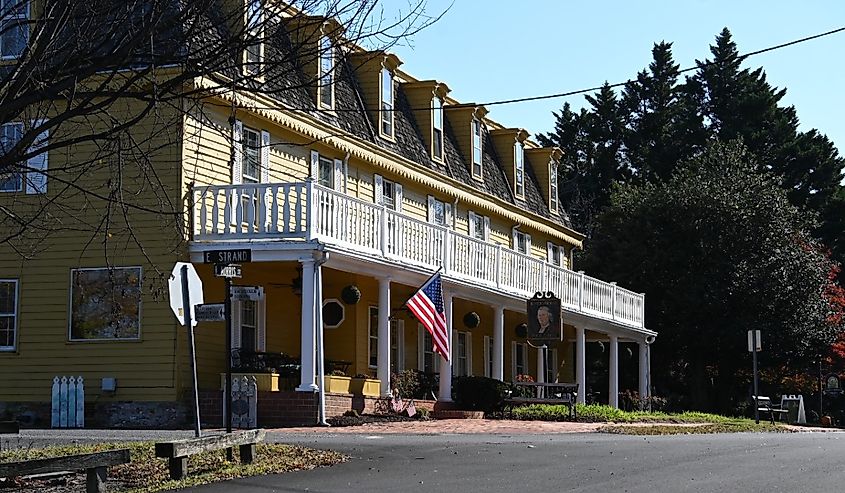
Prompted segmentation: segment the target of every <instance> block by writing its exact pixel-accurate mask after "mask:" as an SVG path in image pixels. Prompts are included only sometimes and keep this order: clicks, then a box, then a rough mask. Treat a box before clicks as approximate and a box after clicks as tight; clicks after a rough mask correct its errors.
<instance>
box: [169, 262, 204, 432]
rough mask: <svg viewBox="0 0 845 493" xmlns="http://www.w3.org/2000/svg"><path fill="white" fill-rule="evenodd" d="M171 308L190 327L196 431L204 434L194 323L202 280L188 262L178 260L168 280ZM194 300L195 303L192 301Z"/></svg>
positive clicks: (200, 296) (189, 348) (201, 299)
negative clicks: (195, 305)
mask: <svg viewBox="0 0 845 493" xmlns="http://www.w3.org/2000/svg"><path fill="white" fill-rule="evenodd" d="M168 287H169V289H170V308H171V309H172V310H173V314H174V315H176V318H177V319H179V323H181V324H182V325H184V326H186V327H187V328H188V331H187V332H188V350H189V351H190V358H191V373H192V374H193V377H194V388H193V390H194V416H195V417H196V419H195V421H194V433H195V435H196V436H197V437H200V436H202V428H201V427H200V398H199V389H198V385H197V348H196V344H195V341H194V325H196V324H197V321H196V316H195V308H194V303H202V302H203V295H202V281H201V280H200V278H199V276H198V275H197V271H196V269H194V266H193V265H192V264H189V263H187V262H176V265H175V266H174V267H173V271H172V273H171V275H170V280H169V281H168ZM191 300H193V301H194V303H192V302H191Z"/></svg>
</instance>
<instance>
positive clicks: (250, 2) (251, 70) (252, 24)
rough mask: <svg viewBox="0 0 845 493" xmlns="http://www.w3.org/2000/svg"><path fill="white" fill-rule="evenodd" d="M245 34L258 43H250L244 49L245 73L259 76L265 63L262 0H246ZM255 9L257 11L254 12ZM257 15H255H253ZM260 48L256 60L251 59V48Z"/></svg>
mask: <svg viewBox="0 0 845 493" xmlns="http://www.w3.org/2000/svg"><path fill="white" fill-rule="evenodd" d="M245 1H246V8H245V9H244V12H245V18H244V25H245V29H244V32H245V34H246V36H247V37H248V40H249V38H255V39H256V40H257V42H255V43H248V44H247V45H246V48H245V49H244V73H246V74H250V75H258V74H259V73H261V65H262V64H263V63H264V41H263V39H264V22H265V17H264V5H263V2H262V0H245ZM253 9H255V10H253ZM253 13H255V15H253ZM256 45H257V46H258V51H257V53H256V59H255V60H254V61H253V60H252V59H251V58H250V53H251V50H250V49H251V48H252V47H253V46H256Z"/></svg>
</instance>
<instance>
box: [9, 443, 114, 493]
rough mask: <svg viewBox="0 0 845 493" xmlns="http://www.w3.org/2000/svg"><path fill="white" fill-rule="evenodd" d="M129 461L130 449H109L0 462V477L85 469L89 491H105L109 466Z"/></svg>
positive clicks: (89, 492) (88, 492)
mask: <svg viewBox="0 0 845 493" xmlns="http://www.w3.org/2000/svg"><path fill="white" fill-rule="evenodd" d="M128 462H129V449H119V450H109V451H106V452H95V453H93V454H79V455H66V456H63V457H51V458H47V459H32V460H25V461H20V462H6V463H2V464H0V477H5V478H11V477H17V476H27V475H30V474H43V473H48V472H60V471H78V470H80V469H85V474H86V480H85V483H86V489H85V491H86V492H87V493H105V491H106V478H107V476H108V469H107V468H108V466H116V465H118V464H126V463H128Z"/></svg>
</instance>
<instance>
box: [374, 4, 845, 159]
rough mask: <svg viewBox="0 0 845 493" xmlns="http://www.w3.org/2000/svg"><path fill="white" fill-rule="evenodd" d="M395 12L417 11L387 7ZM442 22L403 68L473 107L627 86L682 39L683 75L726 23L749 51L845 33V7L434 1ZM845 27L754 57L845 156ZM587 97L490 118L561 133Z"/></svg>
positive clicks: (414, 45) (807, 122)
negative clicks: (665, 45) (568, 114)
mask: <svg viewBox="0 0 845 493" xmlns="http://www.w3.org/2000/svg"><path fill="white" fill-rule="evenodd" d="M386 2H387V3H386V4H385V5H386V7H387V8H388V9H390V8H394V7H395V8H400V7H406V6H407V3H406V2H405V0H386ZM450 4H452V6H451V8H450V9H449V11H448V12H447V13H446V14H445V15H444V17H443V18H442V19H441V20H440V21H438V22H437V23H436V24H434V25H433V26H431V27H429V28H427V29H426V30H424V31H423V32H421V33H419V34H417V35H416V36H414V37H413V38H412V39H411V40H409V41H407V42H405V45H404V46H397V47H395V48H393V50H392V51H393V52H394V53H396V54H397V55H398V56H399V57H400V58H401V59H402V60H403V62H405V63H404V65H403V66H402V68H403V69H404V70H406V71H407V72H408V73H410V74H412V75H414V76H415V77H418V78H420V79H438V80H441V81H443V82H445V83H446V84H448V85H449V87H450V88H451V89H452V93H451V96H453V97H455V98H456V99H458V100H459V101H462V102H478V103H485V102H490V101H496V100H503V99H511V98H518V97H524V96H535V95H545V94H554V93H561V92H567V91H572V90H578V89H585V88H590V87H595V86H598V85H601V84H602V83H603V82H604V81H609V82H611V83H614V82H622V81H625V80H627V79H629V78H632V77H634V76H635V75H636V73H637V72H638V71H639V70H642V69H643V68H644V67H645V66H646V65H647V64H648V63H649V61H650V60H651V48H652V45H653V43H655V42H659V41H662V40H665V41H670V42H673V43H674V45H673V53H674V56H675V60H676V62H677V63H679V64H680V65H681V67H682V68H686V67H689V66H692V65H694V63H695V60H696V59H700V60H703V59H704V58H707V57H708V56H709V55H710V52H709V46H710V44H711V43H712V42H713V40H714V38H715V36H716V34H717V33H719V32H720V31H721V30H722V28H723V27H725V26H727V27H728V28H729V29H730V30H731V32H732V33H733V36H734V40H735V41H736V43H737V45H738V47H739V50H740V52H741V53H745V52H750V51H756V50H759V49H762V48H766V47H769V46H773V45H777V44H781V43H785V42H788V41H792V40H795V39H799V38H803V37H806V36H810V35H813V34H817V33H821V32H826V31H830V30H833V29H836V28H839V27H842V26H845V1H842V0H824V1H808V2H796V1H791V2H788V1H780V0H770V1H758V0H746V1H743V0H733V1H721V0H719V1H716V0H685V1H677V0H676V1H674V2H672V1H656V0H645V1H643V0H639V1H634V0H628V1H623V0H606V1H603V2H586V1H579V2H574V1H569V0H557V1H554V0H523V1H521V2H514V1H504V0H487V1H482V0H454V3H452V1H451V0H428V5H427V11H428V12H429V13H431V14H435V13H438V12H441V11H443V10H445V9H446V8H448V7H449V5H450ZM843 60H845V32H840V33H837V34H833V35H831V36H828V37H825V38H821V39H817V40H813V41H808V42H806V43H802V44H798V45H795V46H791V47H787V48H783V49H780V50H776V51H773V52H769V53H764V54H761V55H757V56H754V57H751V58H749V59H748V60H747V61H746V64H745V65H744V66H745V67H752V68H756V67H760V66H762V67H763V68H764V69H765V71H766V73H767V75H768V78H769V81H770V82H771V83H772V84H773V85H775V86H777V87H785V88H787V90H788V91H787V95H786V97H785V99H784V102H785V103H786V104H791V105H794V106H795V107H796V108H797V110H798V117H799V119H800V121H801V129H802V130H809V129H810V128H818V129H819V130H820V131H821V132H822V133H825V134H827V135H828V137H830V138H831V139H832V140H833V141H834V142H835V143H836V144H837V147H838V148H839V149H840V154H842V153H843V152H845V115H843V113H845V63H843ZM565 101H568V102H569V103H570V104H572V105H573V106H575V107H576V108H577V107H580V106H582V105H583V104H584V98H583V96H570V97H567V98H565V99H563V98H558V99H551V100H544V101H538V102H530V103H514V104H509V105H500V106H488V110H490V114H489V117H490V118H492V119H493V120H496V121H498V122H500V123H502V124H503V125H505V126H512V127H523V128H525V129H526V130H528V131H529V132H531V133H532V134H534V133H540V132H546V131H549V130H551V129H552V128H553V124H554V117H553V115H552V111H556V110H558V109H560V108H561V107H562V106H563V103H564V102H565Z"/></svg>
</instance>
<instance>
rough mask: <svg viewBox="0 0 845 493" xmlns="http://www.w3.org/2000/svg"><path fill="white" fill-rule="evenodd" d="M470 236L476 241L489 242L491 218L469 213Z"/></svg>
mask: <svg viewBox="0 0 845 493" xmlns="http://www.w3.org/2000/svg"><path fill="white" fill-rule="evenodd" d="M468 216H469V235H470V236H471V237H473V238H475V239H476V240H487V238H488V237H489V236H490V218H489V217H487V216H482V215H480V214H476V213H474V212H472V211H469V214H468Z"/></svg>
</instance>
